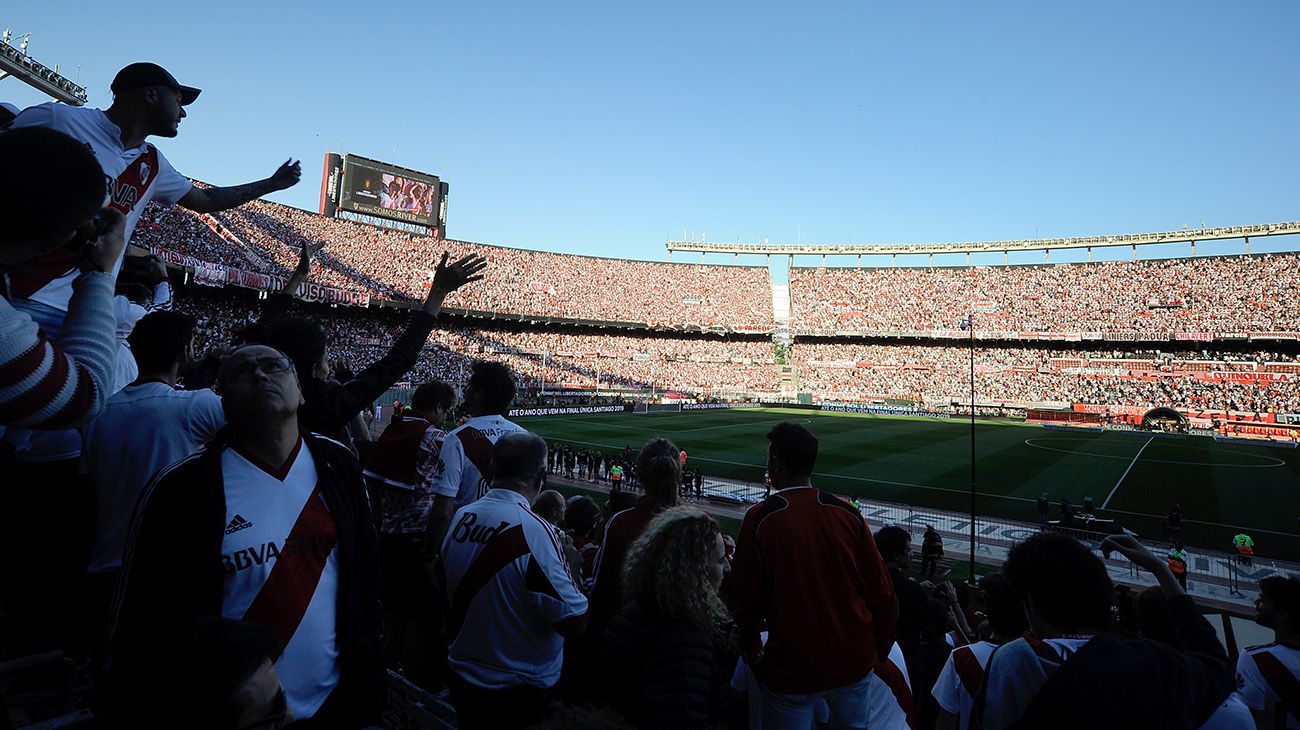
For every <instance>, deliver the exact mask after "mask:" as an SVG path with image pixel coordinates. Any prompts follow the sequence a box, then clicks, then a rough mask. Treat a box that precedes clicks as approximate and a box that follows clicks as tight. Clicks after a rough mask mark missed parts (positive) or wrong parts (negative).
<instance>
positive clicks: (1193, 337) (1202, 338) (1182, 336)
mask: <svg viewBox="0 0 1300 730" xmlns="http://www.w3.org/2000/svg"><path fill="white" fill-rule="evenodd" d="M1174 339H1175V340H1179V341H1183V342H1210V341H1212V340H1214V333H1213V332H1175V333H1174Z"/></svg>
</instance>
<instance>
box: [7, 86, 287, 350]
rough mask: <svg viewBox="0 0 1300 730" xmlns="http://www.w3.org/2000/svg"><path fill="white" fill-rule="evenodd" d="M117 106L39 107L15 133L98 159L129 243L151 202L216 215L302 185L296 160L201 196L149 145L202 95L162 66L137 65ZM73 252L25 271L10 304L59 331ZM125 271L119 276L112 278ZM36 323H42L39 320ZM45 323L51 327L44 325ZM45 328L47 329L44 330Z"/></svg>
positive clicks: (120, 89)
mask: <svg viewBox="0 0 1300 730" xmlns="http://www.w3.org/2000/svg"><path fill="white" fill-rule="evenodd" d="M111 88H112V90H113V104H112V106H110V107H109V108H108V109H103V110H101V109H88V108H84V107H70V106H67V105H64V104H55V103H52V102H51V103H48V104H40V105H37V106H34V107H30V108H28V109H25V110H23V112H22V113H21V114H19V115H18V117H17V118H16V119H14V121H13V128H15V129H17V128H19V127H50V128H52V129H56V130H58V131H60V132H63V133H64V134H67V135H68V136H70V137H72V138H73V139H76V140H78V141H81V142H85V143H86V145H87V146H88V147H90V149H91V151H92V152H94V154H95V157H96V159H98V160H99V164H100V165H101V166H102V167H103V168H104V173H105V175H106V177H107V178H108V181H109V187H110V193H111V196H112V199H111V200H110V203H109V204H110V205H111V206H112V207H114V208H116V209H117V210H118V211H119V212H121V213H122V215H124V216H126V234H127V238H128V240H129V239H130V236H131V232H132V231H133V230H134V229H135V224H136V222H137V221H139V219H140V213H141V212H143V211H144V208H145V206H146V205H147V204H148V203H149V202H157V203H162V204H163V205H171V204H172V203H177V202H179V203H180V204H181V205H182V206H184V207H186V208H189V209H190V210H194V211H198V212H200V213H213V212H216V211H219V210H226V209H228V208H234V207H236V206H239V205H243V204H244V203H247V202H248V201H250V200H253V199H255V198H258V197H260V196H263V195H267V194H269V193H273V192H275V191H277V190H284V189H285V188H288V187H290V186H292V185H294V184H296V183H297V182H298V179H299V178H300V177H301V176H302V168H301V166H300V165H299V164H298V163H297V162H293V161H292V160H290V161H287V162H285V163H284V164H283V165H281V166H280V168H279V169H277V170H276V171H275V173H274V174H273V175H271V176H270V177H268V178H266V179H264V180H258V181H257V182H251V183H248V184H245V185H236V186H232V187H224V188H203V189H200V188H196V187H194V186H193V185H192V184H191V183H190V181H189V180H188V179H187V178H186V177H185V176H184V175H181V174H180V173H179V172H177V171H176V170H175V169H174V168H173V167H172V166H171V164H170V163H168V162H167V159H166V158H165V157H163V155H162V153H161V152H160V151H158V149H157V148H155V147H154V146H153V145H152V144H149V143H147V142H146V141H145V139H146V138H147V137H150V136H157V137H175V136H176V135H177V131H178V125H179V124H180V121H181V120H182V119H184V118H185V116H186V114H185V107H186V106H188V105H189V104H192V103H193V102H194V100H195V99H197V98H198V96H199V90H198V89H196V88H194V87H192V86H183V85H182V84H181V83H180V82H178V81H177V80H176V77H174V76H172V75H171V74H170V73H168V72H167V70H166V69H164V68H163V67H162V66H159V65H157V64H154V63H133V64H131V65H129V66H127V67H125V68H123V69H122V70H121V71H118V72H117V76H115V77H114V78H113V83H112V86H111ZM75 257H76V253H75V252H65V251H60V252H56V253H55V254H52V255H50V256H48V257H45V258H44V259H42V260H41V261H39V262H33V263H32V264H29V265H28V266H27V272H26V273H27V275H26V276H23V277H16V278H18V279H19V280H18V281H11V291H10V294H11V297H12V298H14V299H28V300H30V301H32V302H36V303H38V304H39V305H41V306H39V307H35V308H34V309H37V310H43V311H36V312H33V316H34V317H38V321H41V324H42V326H43V327H45V328H46V329H47V331H49V330H50V329H53V330H55V331H57V330H58V326H57V324H58V322H59V321H60V320H61V319H62V316H61V313H63V312H66V311H67V308H68V300H69V299H70V298H71V296H72V288H71V286H72V278H73V275H74V274H75V272H74V271H72V269H73V266H72V264H73V263H74V260H75ZM120 268H121V263H120V261H119V263H118V266H117V267H115V268H114V270H113V271H114V273H116V272H117V270H118V269H120ZM39 315H45V316H44V317H40V316H39ZM46 320H48V321H46ZM47 325H48V326H47Z"/></svg>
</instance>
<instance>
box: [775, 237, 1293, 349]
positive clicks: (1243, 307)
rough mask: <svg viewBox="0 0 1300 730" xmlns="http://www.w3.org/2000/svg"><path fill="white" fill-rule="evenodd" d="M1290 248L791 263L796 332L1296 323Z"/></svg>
mask: <svg viewBox="0 0 1300 730" xmlns="http://www.w3.org/2000/svg"><path fill="white" fill-rule="evenodd" d="M1298 265H1300V256H1297V255H1296V254H1294V253H1285V254H1269V255H1255V256H1216V257H1200V258H1188V259H1166V260H1144V261H1124V262H1107V263H1091V264H1056V265H1042V266H1000V267H982V266H981V267H973V268H957V267H943V268H933V269H928V268H915V269H911V268H879V269H834V268H831V269H826V268H816V269H813V268H796V269H791V271H790V293H791V300H792V301H791V315H792V317H793V320H794V321H793V328H794V330H795V331H796V332H798V333H803V334H838V333H866V334H873V335H910V336H917V335H921V336H928V335H932V336H939V337H965V336H966V335H965V333H962V332H960V331H959V323H960V321H961V320H962V319H964V318H965V317H966V316H967V314H968V313H971V312H974V315H973V316H974V323H975V330H976V332H977V333H980V335H981V336H990V337H1002V338H1016V337H1034V336H1038V335H1042V334H1046V335H1055V336H1058V337H1057V338H1058V339H1072V340H1080V339H1084V340H1088V339H1092V340H1099V339H1115V340H1179V339H1191V340H1204V339H1212V338H1237V337H1244V336H1245V335H1247V334H1265V335H1267V334H1279V333H1282V334H1291V335H1294V333H1296V332H1300V308H1297V307H1296V301H1295V296H1294V292H1295V291H1296V287H1297V285H1298V284H1300V266H1298Z"/></svg>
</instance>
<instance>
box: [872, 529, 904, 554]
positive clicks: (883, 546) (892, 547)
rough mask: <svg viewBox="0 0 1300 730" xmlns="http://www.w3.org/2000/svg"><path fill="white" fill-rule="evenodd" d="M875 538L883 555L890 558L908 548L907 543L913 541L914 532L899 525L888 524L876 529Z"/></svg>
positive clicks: (877, 546)
mask: <svg viewBox="0 0 1300 730" xmlns="http://www.w3.org/2000/svg"><path fill="white" fill-rule="evenodd" d="M875 540H876V549H877V550H879V551H880V555H881V557H883V558H885V559H886V560H889V559H892V558H893V557H894V555H895V554H897V553H900V552H902V551H903V550H906V549H907V544H908V543H909V542H911V541H912V533H910V532H908V531H907V530H904V529H903V528H901V527H899V526H897V525H886V526H885V527H882V528H880V529H879V530H876V535H875Z"/></svg>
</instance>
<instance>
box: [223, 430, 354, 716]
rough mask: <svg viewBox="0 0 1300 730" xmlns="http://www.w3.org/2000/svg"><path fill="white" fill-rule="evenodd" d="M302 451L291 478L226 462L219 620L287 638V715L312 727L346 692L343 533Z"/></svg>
mask: <svg viewBox="0 0 1300 730" xmlns="http://www.w3.org/2000/svg"><path fill="white" fill-rule="evenodd" d="M295 449H296V451H295V453H294V454H292V455H291V456H290V457H289V460H288V462H287V464H288V466H287V468H284V469H283V470H281V469H276V468H273V467H269V466H266V465H264V464H256V463H254V460H252V459H250V457H248V456H245V455H244V454H241V453H240V452H239V451H237V450H236V449H234V448H230V449H227V450H226V451H225V452H223V453H222V455H221V470H222V474H223V476H224V478H225V492H226V534H225V538H224V539H223V541H222V543H221V561H222V563H224V564H225V568H226V584H225V597H224V598H223V600H222V604H221V615H222V617H224V618H232V619H245V620H250V621H256V622H257V623H261V624H264V625H266V626H269V627H270V628H271V630H272V631H275V633H276V635H277V636H279V637H280V640H281V641H282V642H284V653H283V654H281V655H280V659H279V661H277V662H276V663H275V672H276V674H278V675H280V683H281V684H282V685H284V694H285V699H286V700H287V702H288V705H289V710H290V711H292V712H293V716H294V717H295V718H297V719H305V718H309V717H311V716H312V715H314V714H315V713H316V711H317V710H318V709H320V706H321V704H323V703H324V702H325V698H326V697H328V696H329V694H330V692H331V691H333V690H334V688H335V687H337V686H338V683H339V649H338V637H337V635H336V633H335V625H336V621H337V604H338V592H339V587H338V532H337V528H336V527H335V524H334V519H333V518H332V517H331V516H330V515H329V512H328V510H327V509H326V508H325V500H324V498H323V497H321V495H320V493H319V492H318V491H317V489H316V487H317V478H316V462H315V461H314V460H313V459H312V456H311V451H310V450H309V449H307V448H306V447H305V446H304V445H303V443H302V440H301V439H299V440H298V445H297V446H296V447H295ZM290 535H292V536H293V540H292V542H290V541H289V540H288V538H289V537H290ZM286 543H288V545H286ZM289 561H293V562H292V563H290V562H289ZM291 566H292V567H291ZM268 589H269V590H268ZM276 589H278V590H276ZM264 591H266V593H267V595H266V596H263V595H262V593H263V592H264Z"/></svg>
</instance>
